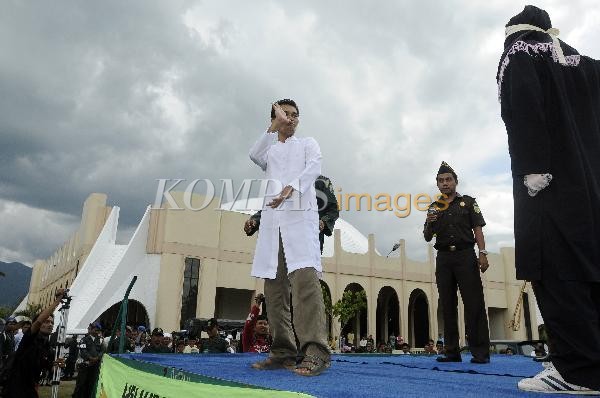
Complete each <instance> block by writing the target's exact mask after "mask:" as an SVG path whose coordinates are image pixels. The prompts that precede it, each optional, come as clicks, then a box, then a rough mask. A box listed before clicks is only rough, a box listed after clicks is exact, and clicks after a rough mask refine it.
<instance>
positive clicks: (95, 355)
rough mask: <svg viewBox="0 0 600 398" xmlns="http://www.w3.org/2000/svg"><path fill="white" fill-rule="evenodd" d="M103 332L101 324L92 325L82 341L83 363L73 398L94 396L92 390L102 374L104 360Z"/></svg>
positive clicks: (79, 368)
mask: <svg viewBox="0 0 600 398" xmlns="http://www.w3.org/2000/svg"><path fill="white" fill-rule="evenodd" d="M101 332H102V325H100V323H98V322H96V323H93V324H90V325H89V326H88V334H86V335H85V336H84V337H83V339H81V342H80V344H79V353H80V355H81V359H83V362H82V363H80V364H79V367H78V373H77V381H76V382H75V391H73V398H90V397H91V396H92V390H93V389H94V385H95V383H96V380H97V379H98V374H99V372H100V359H101V358H102V340H101V338H100V334H101Z"/></svg>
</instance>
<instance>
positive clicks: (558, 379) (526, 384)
mask: <svg viewBox="0 0 600 398" xmlns="http://www.w3.org/2000/svg"><path fill="white" fill-rule="evenodd" d="M548 363H549V364H550V365H548V366H547V367H546V368H545V369H544V370H542V371H541V372H540V373H538V374H537V375H535V376H533V377H530V378H527V379H523V380H521V381H519V384H518V386H519V389H520V390H523V391H532V392H540V393H546V394H579V395H600V392H598V391H594V390H590V389H589V388H587V387H581V386H576V385H575V384H571V383H567V382H566V381H565V380H564V379H563V378H562V376H561V375H560V373H558V370H556V368H555V367H554V366H553V365H552V363H551V362H548Z"/></svg>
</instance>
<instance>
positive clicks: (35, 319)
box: [33, 312, 54, 322]
mask: <svg viewBox="0 0 600 398" xmlns="http://www.w3.org/2000/svg"><path fill="white" fill-rule="evenodd" d="M40 315H42V313H41V312H40V313H39V314H37V315H36V316H34V317H33V322H35V321H37V320H38V318H39V317H40ZM50 317H52V319H54V314H50V316H48V318H50ZM46 319H47V318H46Z"/></svg>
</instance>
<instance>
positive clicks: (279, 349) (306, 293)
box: [265, 237, 330, 361]
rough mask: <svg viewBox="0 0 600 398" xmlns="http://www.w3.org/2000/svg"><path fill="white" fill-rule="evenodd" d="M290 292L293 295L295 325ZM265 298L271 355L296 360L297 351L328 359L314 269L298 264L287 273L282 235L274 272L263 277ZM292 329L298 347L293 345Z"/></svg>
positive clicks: (318, 284)
mask: <svg viewBox="0 0 600 398" xmlns="http://www.w3.org/2000/svg"><path fill="white" fill-rule="evenodd" d="M290 294H291V296H292V297H293V311H294V321H293V325H294V326H293V327H294V329H292V314H291V311H290V309H291V306H290ZM265 300H266V304H267V310H268V316H269V328H270V329H271V335H272V336H273V343H272V344H271V357H276V358H290V359H294V360H295V359H296V354H297V353H298V352H300V353H301V354H302V355H314V356H317V357H319V358H322V359H324V360H326V361H329V357H330V351H329V348H328V345H327V330H326V322H325V305H324V304H323V293H322V291H321V284H320V282H319V277H318V276H317V271H316V270H315V269H314V268H312V267H309V268H301V269H299V270H296V271H294V272H292V273H291V274H289V275H288V270H287V264H286V262H285V253H284V250H283V243H282V241H281V237H280V238H279V262H278V265H277V276H276V278H275V279H265ZM294 330H295V331H296V336H297V337H298V342H299V347H296V339H295V338H294Z"/></svg>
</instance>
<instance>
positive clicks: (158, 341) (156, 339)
mask: <svg viewBox="0 0 600 398" xmlns="http://www.w3.org/2000/svg"><path fill="white" fill-rule="evenodd" d="M164 336H165V334H164V332H163V330H162V329H161V328H154V329H153V330H152V334H151V335H150V344H148V345H147V346H146V347H144V349H143V350H142V352H143V353H144V354H164V353H169V352H171V350H170V349H169V347H166V346H165V345H164V344H163V337H164Z"/></svg>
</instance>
